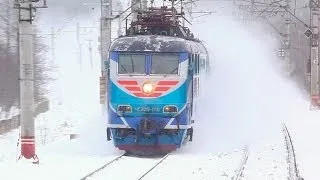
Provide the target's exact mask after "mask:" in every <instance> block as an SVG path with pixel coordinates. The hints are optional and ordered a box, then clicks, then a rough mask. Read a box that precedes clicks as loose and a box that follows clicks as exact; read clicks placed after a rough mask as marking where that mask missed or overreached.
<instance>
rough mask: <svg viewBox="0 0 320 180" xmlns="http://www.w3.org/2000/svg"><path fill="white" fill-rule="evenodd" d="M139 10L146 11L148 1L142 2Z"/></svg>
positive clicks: (143, 0)
mask: <svg viewBox="0 0 320 180" xmlns="http://www.w3.org/2000/svg"><path fill="white" fill-rule="evenodd" d="M141 9H142V10H147V9H148V0H142V3H141Z"/></svg>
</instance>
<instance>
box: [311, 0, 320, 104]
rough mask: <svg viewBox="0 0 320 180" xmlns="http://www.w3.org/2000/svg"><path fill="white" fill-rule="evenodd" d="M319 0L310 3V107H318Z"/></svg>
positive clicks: (312, 0)
mask: <svg viewBox="0 0 320 180" xmlns="http://www.w3.org/2000/svg"><path fill="white" fill-rule="evenodd" d="M319 2H320V1H319V0H311V1H310V5H311V6H310V8H311V9H310V10H311V31H312V36H311V81H310V83H311V84H310V86H311V87H310V88H311V89H310V94H311V106H312V107H319V25H320V24H319V15H320V8H319V5H320V4H319Z"/></svg>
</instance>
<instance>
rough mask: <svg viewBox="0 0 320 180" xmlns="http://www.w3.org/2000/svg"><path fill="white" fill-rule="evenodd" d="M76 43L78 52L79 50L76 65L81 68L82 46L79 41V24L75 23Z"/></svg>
mask: <svg viewBox="0 0 320 180" xmlns="http://www.w3.org/2000/svg"><path fill="white" fill-rule="evenodd" d="M77 42H78V50H79V58H78V63H79V65H80V67H81V66H82V45H81V41H80V24H79V23H77Z"/></svg>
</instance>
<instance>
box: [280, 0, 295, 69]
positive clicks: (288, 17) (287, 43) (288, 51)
mask: <svg viewBox="0 0 320 180" xmlns="http://www.w3.org/2000/svg"><path fill="white" fill-rule="evenodd" d="M290 3H291V0H286V9H287V10H286V13H285V31H286V33H285V38H284V41H283V46H284V49H285V66H286V72H287V73H288V74H289V75H290V74H292V72H293V69H294V68H293V62H292V58H291V38H290V36H291V30H290V26H291V14H290V13H289V12H291V5H290Z"/></svg>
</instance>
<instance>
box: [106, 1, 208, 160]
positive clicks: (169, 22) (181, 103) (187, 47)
mask: <svg viewBox="0 0 320 180" xmlns="http://www.w3.org/2000/svg"><path fill="white" fill-rule="evenodd" d="M168 15H169V16H168ZM178 16H179V15H178V13H177V12H176V10H175V9H174V7H172V8H168V7H166V6H163V7H161V8H155V7H151V8H148V11H144V12H143V13H138V16H137V20H136V21H135V22H132V23H131V27H130V28H129V29H127V33H126V35H125V36H122V37H119V38H117V39H116V40H114V41H113V43H112V44H111V46H110V50H109V57H110V58H109V64H108V65H107V66H108V77H109V78H108V79H107V81H108V82H107V84H108V87H107V103H108V128H107V134H108V140H111V139H112V140H113V142H114V145H115V147H117V148H119V149H120V150H125V151H127V152H135V153H137V152H139V153H143V154H145V153H150V152H152V153H153V152H157V153H158V152H160V153H162V152H164V153H165V152H170V151H173V150H176V149H177V148H179V147H180V146H181V145H182V143H183V142H184V141H186V140H188V139H189V140H190V141H192V136H193V127H192V124H193V123H194V121H195V110H196V103H197V97H198V95H199V88H200V82H201V78H202V77H203V75H204V74H205V73H207V72H208V71H209V68H210V66H209V65H210V63H209V59H208V57H209V56H208V53H207V50H206V48H205V46H204V45H203V44H202V43H201V41H199V40H197V39H195V38H194V37H193V35H192V33H191V32H190V30H189V29H188V28H186V27H182V26H181V25H180V24H179V23H178V22H177V19H174V18H172V17H175V18H177V17H178ZM203 72H204V73H203Z"/></svg>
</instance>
